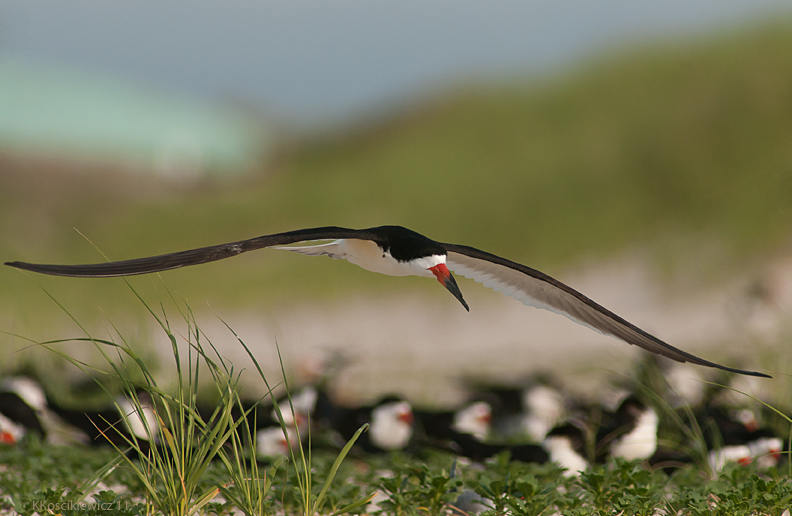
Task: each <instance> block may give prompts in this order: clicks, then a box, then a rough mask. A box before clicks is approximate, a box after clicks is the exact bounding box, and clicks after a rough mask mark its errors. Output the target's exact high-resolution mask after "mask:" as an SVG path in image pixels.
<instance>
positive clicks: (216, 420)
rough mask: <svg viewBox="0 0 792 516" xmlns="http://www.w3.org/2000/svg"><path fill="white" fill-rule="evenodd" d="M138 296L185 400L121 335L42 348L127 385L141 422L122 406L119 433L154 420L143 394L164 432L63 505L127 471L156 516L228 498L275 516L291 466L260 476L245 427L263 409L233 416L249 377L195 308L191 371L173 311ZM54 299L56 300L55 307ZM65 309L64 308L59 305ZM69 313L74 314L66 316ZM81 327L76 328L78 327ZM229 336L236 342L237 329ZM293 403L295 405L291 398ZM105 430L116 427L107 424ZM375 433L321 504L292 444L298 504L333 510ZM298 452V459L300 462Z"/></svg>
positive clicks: (124, 449)
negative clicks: (88, 349) (83, 350)
mask: <svg viewBox="0 0 792 516" xmlns="http://www.w3.org/2000/svg"><path fill="white" fill-rule="evenodd" d="M130 289H131V291H132V292H133V293H134V294H135V296H137V297H138V299H139V300H140V302H141V303H142V305H143V306H144V308H145V309H146V310H147V311H148V313H149V314H150V315H151V316H152V317H153V318H154V319H155V320H156V322H157V323H158V324H159V326H160V328H161V329H162V331H163V333H164V335H165V336H166V338H167V340H168V342H169V343H170V346H171V351H172V354H173V359H174V364H173V367H174V369H175V374H174V375H173V376H172V378H173V383H174V385H175V390H176V392H175V393H169V392H167V391H166V390H165V389H162V388H160V386H158V384H157V380H156V378H155V375H154V374H153V372H152V371H151V370H149V368H148V367H147V366H146V363H145V362H144V361H143V360H142V359H141V358H140V357H139V356H138V355H137V354H136V353H135V351H134V350H133V349H131V347H130V346H129V345H128V344H127V343H126V342H125V341H124V338H123V336H122V334H121V332H119V331H118V330H117V329H116V332H115V336H116V337H117V339H118V341H114V340H108V339H98V338H95V337H92V336H91V335H90V334H89V333H88V332H87V331H86V330H85V329H84V328H82V327H81V328H82V330H83V332H84V333H85V336H84V337H79V338H74V339H59V340H54V341H46V342H41V343H38V345H39V346H41V347H43V348H45V349H48V350H49V351H51V352H53V353H55V354H56V355H58V356H60V357H61V358H63V359H64V360H66V361H68V362H69V363H71V364H72V365H74V366H76V367H78V368H79V369H81V370H82V371H83V372H84V373H86V374H88V375H92V376H93V375H104V376H109V377H111V378H112V379H114V380H116V381H118V382H119V383H120V384H121V386H122V391H123V393H124V395H125V396H126V397H127V399H128V400H129V401H130V402H131V404H132V407H133V413H131V414H129V413H124V412H123V410H121V407H120V405H119V404H118V403H117V402H114V403H115V406H116V409H117V410H118V412H119V413H120V414H121V419H122V421H121V422H120V423H116V424H123V425H126V427H127V428H131V426H132V425H131V418H133V417H138V415H139V416H140V417H143V418H144V419H145V416H144V414H145V409H146V408H147V407H148V404H146V403H144V402H143V401H142V400H141V397H140V396H139V394H138V392H139V390H140V389H143V390H144V391H145V392H146V393H148V394H149V395H150V396H151V398H152V400H153V401H154V405H153V407H149V408H151V409H152V410H153V412H154V414H155V417H156V421H154V422H151V421H149V422H148V423H156V427H155V428H158V429H159V432H157V433H155V432H154V430H152V426H150V425H145V426H146V432H147V435H146V436H145V439H144V438H142V437H138V436H136V435H135V434H134V433H133V432H130V433H129V437H125V440H126V443H125V446H121V445H118V444H116V443H111V444H112V445H113V447H114V448H115V450H116V452H117V456H116V457H114V458H113V459H112V460H111V461H110V462H109V463H107V464H106V465H105V466H103V467H102V468H100V469H99V470H98V472H96V473H95V474H94V475H92V476H91V477H89V478H88V479H87V480H86V481H85V482H84V483H83V484H82V485H81V489H79V490H77V489H75V490H73V492H72V493H71V494H70V495H69V496H68V497H64V498H63V499H62V500H61V501H64V500H65V501H71V502H75V501H76V502H79V500H81V498H83V497H85V495H86V493H87V492H89V491H90V490H91V489H93V488H94V487H96V485H97V484H98V483H99V482H100V481H101V480H102V479H104V478H105V477H107V475H109V474H110V473H111V472H112V471H113V470H114V469H116V468H117V467H118V466H119V464H123V466H124V467H125V468H126V469H127V470H129V471H131V472H132V473H133V475H134V477H135V478H136V480H137V483H138V485H139V486H140V487H141V488H142V491H143V493H142V494H143V496H144V497H145V501H146V502H145V505H146V512H147V513H152V512H154V513H156V514H166V515H192V514H196V513H198V512H199V511H201V510H202V509H203V508H204V507H205V506H206V505H207V504H209V503H210V502H211V501H212V500H213V499H214V498H215V497H217V496H218V495H219V494H220V493H221V492H222V493H223V495H224V496H225V498H226V499H227V500H229V501H230V502H231V503H232V504H233V505H234V506H235V507H237V508H238V509H239V510H241V511H243V512H244V513H245V514H248V515H251V516H252V515H259V514H266V513H267V512H268V508H270V507H271V506H272V501H271V500H270V491H271V488H272V485H273V481H274V479H275V477H276V474H277V471H278V470H279V468H281V466H282V465H283V463H284V460H286V458H285V457H283V458H280V459H278V460H276V461H275V462H274V463H273V464H272V465H271V466H270V467H269V468H268V469H266V470H265V471H261V470H260V469H259V465H258V463H257V460H256V451H255V450H256V447H255V445H256V439H255V431H254V430H251V429H250V428H249V427H248V425H247V422H246V416H248V415H249V413H250V411H252V410H255V408H249V409H246V410H242V411H241V412H242V414H241V415H240V416H239V417H238V418H237V419H234V417H233V416H232V410H233V408H234V407H239V408H240V409H243V404H242V400H241V398H240V396H239V382H240V379H241V374H242V373H241V372H236V371H235V369H234V367H233V365H231V364H229V363H227V361H226V360H225V359H224V358H223V357H222V356H221V355H220V354H219V352H218V351H217V349H216V348H215V347H214V345H213V344H212V343H211V341H209V340H208V339H207V338H206V336H205V335H204V334H203V333H202V332H201V331H200V329H199V328H198V326H197V324H196V322H195V319H194V316H193V314H192V312H191V311H190V310H189V306H187V305H186V304H184V308H183V309H182V310H180V314H181V318H182V320H183V321H184V322H185V324H186V326H187V328H186V331H185V332H184V333H183V334H182V335H183V337H182V338H184V339H185V340H186V344H187V357H186V361H185V363H186V368H185V367H184V363H183V360H182V352H181V351H180V349H179V343H178V338H177V336H176V333H175V332H174V330H173V329H172V328H171V325H170V322H169V320H168V317H167V315H166V313H165V310H164V308H163V309H162V313H161V314H157V313H155V312H154V311H153V310H152V309H151V307H150V306H149V305H148V304H147V303H146V301H144V300H143V298H142V297H140V296H139V295H138V293H137V292H136V291H135V290H134V289H133V288H132V287H131V286H130ZM52 299H53V300H54V298H52ZM171 300H172V301H173V302H174V304H175V305H176V306H177V307H178V306H179V303H178V302H177V301H176V300H175V299H174V298H173V296H172V295H171ZM56 303H57V301H56ZM59 306H61V307H62V305H60V304H59ZM64 311H65V312H66V313H67V314H69V312H68V311H67V310H66V309H65V308H64ZM69 315H70V314H69ZM70 316H71V315H70ZM75 322H77V321H76V319H75ZM78 324H79V323H78ZM114 329H115V327H114ZM228 329H229V331H231V332H232V333H233V330H232V329H231V328H230V327H229V328H228ZM234 336H235V337H237V339H238V341H239V343H240V345H241V346H243V347H244V349H245V350H246V352H247V353H248V355H249V356H250V358H251V360H252V361H253V364H254V365H255V367H256V369H257V372H258V374H259V376H260V378H261V380H262V381H263V383H264V385H265V386H266V390H265V394H264V396H262V397H261V399H263V398H265V397H266V396H270V397H271V396H272V388H271V387H270V384H269V382H268V381H267V379H266V377H265V376H264V373H263V371H262V369H261V367H260V365H259V363H258V361H257V360H256V357H255V356H254V355H253V354H252V352H251V351H250V349H249V348H248V347H247V346H246V345H245V343H244V341H242V339H240V338H239V337H238V336H237V335H236V334H235V333H234ZM68 341H71V342H74V341H76V342H83V343H92V344H93V345H94V346H95V347H96V349H97V350H98V351H99V352H100V353H101V355H102V357H103V358H104V360H105V362H106V364H107V366H108V368H109V370H108V371H102V370H100V369H99V368H97V367H95V366H91V365H89V364H88V363H86V362H84V361H81V360H78V359H76V358H74V357H72V356H70V355H69V354H67V353H64V352H62V351H60V350H59V349H58V347H57V346H58V345H59V344H62V343H63V342H68ZM204 342H205V343H206V344H204ZM206 346H208V348H207V347H206ZM209 349H211V351H212V352H213V354H214V357H210V355H209V351H208V350H209ZM202 370H208V371H209V374H210V378H211V385H213V387H214V388H215V389H216V394H217V395H218V397H219V401H218V402H217V405H216V408H215V410H214V411H213V413H212V414H211V415H208V416H207V415H202V414H201V413H200V412H199V410H198V391H199V384H200V381H201V377H200V376H201V373H200V372H201V371H202ZM281 371H282V372H283V374H284V378H285V376H286V375H285V369H284V368H283V363H282V361H281ZM94 379H95V380H96V383H97V384H98V385H99V386H100V387H101V388H102V389H103V390H105V392H106V394H107V395H108V396H110V397H111V398H112V396H111V393H110V391H109V390H108V389H107V387H106V386H105V384H104V383H103V382H102V381H100V380H99V379H98V378H94ZM284 381H285V380H284ZM287 393H288V384H287ZM289 400H290V401H291V399H290V398H289ZM273 405H274V406H275V408H276V411H277V414H278V419H279V421H280V424H281V428H282V429H283V431H284V435H285V436H286V439H287V440H288V439H289V437H288V436H289V433H288V432H287V431H286V423H285V422H284V418H283V415H282V413H281V412H280V408H279V406H278V404H277V403H274V399H273ZM292 410H293V408H292ZM292 416H294V414H292ZM292 420H294V421H295V425H296V418H294V417H293V418H292ZM104 423H113V422H110V421H104ZM366 428H367V425H364V426H363V427H361V428H360V429H359V430H358V431H357V433H356V434H355V435H354V437H353V438H352V439H351V440H350V441H349V442H348V443H346V445H345V446H344V448H343V449H342V450H341V452H340V453H339V454H338V455H337V457H336V459H335V461H334V462H333V464H332V466H331V468H330V470H329V471H328V472H327V475H326V478H325V480H324V482H323V483H322V484H321V490H320V491H319V493H318V494H317V493H315V492H314V489H313V487H314V473H313V470H312V462H311V451H310V440H309V442H308V445H307V447H306V446H303V444H302V443H296V445H295V446H291V443H289V444H290V446H289V448H290V450H291V461H292V462H293V463H294V464H296V465H298V466H299V467H298V468H297V471H298V472H299V474H298V475H297V476H296V477H295V479H296V487H297V491H298V492H299V493H300V495H299V502H300V506H301V507H302V512H303V514H305V515H306V516H307V515H311V516H312V515H314V514H317V513H319V512H320V511H321V510H322V509H323V508H324V506H325V505H326V502H327V500H328V497H327V492H328V490H329V489H330V487H331V485H332V483H333V479H334V478H335V476H336V473H337V471H338V469H339V467H340V465H341V463H342V461H343V460H344V459H345V457H346V456H347V454H348V452H349V450H350V449H351V447H352V446H353V444H354V442H355V441H356V440H357V438H358V437H359V435H360V434H361V433H362V432H363V431H365V430H366ZM295 430H296V428H295ZM144 441H145V442H144ZM295 448H296V450H297V454H295V451H294V450H295ZM215 459H217V460H218V461H219V462H221V463H222V464H223V465H224V466H225V468H226V471H225V473H226V475H227V478H228V480H227V481H225V482H222V483H213V484H209V485H207V482H206V478H207V471H208V469H209V468H210V466H211V464H212V461H213V460H215ZM50 495H51V496H61V495H62V493H61V492H59V491H53V492H52V493H50ZM369 499H370V497H363V498H360V499H357V500H353V501H351V502H350V503H347V504H344V505H343V506H342V507H340V508H337V510H335V511H334V512H333V514H342V513H348V512H350V511H353V510H355V509H358V508H360V507H362V506H363V505H365V504H366V503H367V502H368V501H369ZM76 502H75V503H76ZM15 504H16V501H15ZM135 506H137V504H136V505H135Z"/></svg>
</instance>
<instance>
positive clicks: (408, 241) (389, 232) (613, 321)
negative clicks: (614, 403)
mask: <svg viewBox="0 0 792 516" xmlns="http://www.w3.org/2000/svg"><path fill="white" fill-rule="evenodd" d="M319 240H331V242H329V243H325V244H317V245H308V246H296V247H295V246H291V245H292V244H299V243H304V242H314V241H319ZM283 246H290V247H283ZM267 247H272V248H275V249H286V250H289V251H294V252H297V253H301V254H305V255H309V256H329V257H331V258H334V259H345V260H347V261H349V262H351V263H354V264H355V265H359V266H360V267H363V268H364V269H366V270H369V271H372V272H378V273H381V274H387V275H390V276H426V277H430V278H431V277H436V278H437V280H438V281H439V282H440V283H441V284H442V285H443V286H445V287H446V288H447V289H448V290H449V291H450V292H451V293H452V294H453V295H454V297H456V298H457V299H458V300H459V302H460V303H462V306H464V307H465V309H466V310H470V309H469V307H468V305H467V303H466V302H465V299H464V298H463V297H462V292H461V291H460V290H459V287H458V286H457V283H456V280H455V279H454V276H452V275H451V271H453V272H456V273H457V274H460V275H462V276H465V277H468V278H471V279H473V280H475V281H478V282H480V283H482V284H484V286H487V287H490V288H492V289H493V290H496V291H498V292H502V293H504V294H506V295H509V296H511V297H513V298H515V299H517V300H519V301H522V302H523V303H524V304H526V305H530V306H534V307H537V308H544V309H547V310H551V311H553V312H557V313H560V314H561V315H564V316H566V317H569V318H570V319H572V320H573V321H575V322H577V323H579V324H582V325H584V326H588V327H589V328H591V329H593V330H595V331H598V332H600V333H604V334H605V335H610V336H613V337H616V338H618V339H621V340H623V341H625V342H627V343H628V344H633V345H636V346H638V347H641V348H643V349H645V350H647V351H649V352H652V353H657V354H659V355H663V356H665V357H668V358H670V359H673V360H676V361H678V362H691V363H693V364H698V365H703V366H708V367H715V368H718V369H723V370H725V371H731V372H734V373H740V374H745V375H751V376H761V377H767V378H769V376H768V375H766V374H763V373H758V372H752V371H743V370H741V369H734V368H731V367H727V366H723V365H720V364H716V363H714V362H710V361H708V360H704V359H702V358H699V357H697V356H695V355H692V354H690V353H688V352H686V351H682V350H681V349H677V348H675V347H673V346H671V345H670V344H666V343H665V342H663V341H662V340H660V339H658V338H657V337H655V336H653V335H651V334H649V333H647V332H645V331H644V330H642V329H640V328H638V327H637V326H635V325H634V324H632V323H630V322H628V321H626V320H625V319H623V318H621V317H619V316H618V315H616V314H614V313H613V312H611V311H610V310H608V309H607V308H605V307H603V306H601V305H599V304H597V303H596V302H594V301H592V300H591V299H589V298H588V297H586V296H585V295H583V294H581V293H580V292H578V291H577V290H575V289H573V288H571V287H569V286H567V285H565V284H564V283H561V282H560V281H558V280H556V279H554V278H551V277H550V276H548V275H547V274H544V273H542V272H539V271H537V270H535V269H532V268H530V267H527V266H525V265H522V264H519V263H516V262H513V261H511V260H507V259H506V258H501V257H500V256H496V255H494V254H491V253H488V252H486V251H481V250H479V249H476V248H473V247H468V246H464V245H456V244H444V243H441V242H437V241H435V240H432V239H430V238H427V237H425V236H423V235H421V234H419V233H416V232H415V231H412V230H409V229H407V228H403V227H401V226H379V227H374V228H369V229H347V228H340V227H334V226H328V227H320V228H309V229H298V230H296V231H287V232H284V233H275V234H272V235H264V236H260V237H256V238H251V239H248V240H240V241H237V242H230V243H227V244H220V245H214V246H209V247H201V248H198V249H191V250H189V251H181V252H177V253H168V254H161V255H157V256H151V257H147V258H138V259H133V260H124V261H118V262H108V263H99V264H91V265H44V264H33V263H24V262H6V265H10V266H12V267H16V268H18V269H24V270H28V271H33V272H39V273H42V274H52V275H56V276H73V277H82V278H94V277H112V276H131V275H136V274H147V273H151V272H160V271H166V270H170V269H177V268H180V267H186V266H189V265H198V264H201V263H207V262H213V261H216V260H222V259H223V258H230V257H232V256H236V255H238V254H241V253H244V252H247V251H254V250H256V249H263V248H267Z"/></svg>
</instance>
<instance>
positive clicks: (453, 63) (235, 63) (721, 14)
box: [0, 0, 792, 125]
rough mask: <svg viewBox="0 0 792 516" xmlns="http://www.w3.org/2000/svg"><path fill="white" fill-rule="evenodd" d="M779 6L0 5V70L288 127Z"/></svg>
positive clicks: (613, 2)
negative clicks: (18, 62)
mask: <svg viewBox="0 0 792 516" xmlns="http://www.w3.org/2000/svg"><path fill="white" fill-rule="evenodd" d="M789 5H790V3H789V0H740V1H738V0H665V1H662V2H644V1H635V0H600V1H596V2H594V1H590V0H569V1H562V0H545V1H531V0H497V1H487V0H478V1H472V0H398V1H397V0H283V1H265V0H259V1H252V0H230V1H222V2H221V1H211V2H210V1H206V0H171V1H167V2H162V1H161V0H136V1H134V2H108V1H104V0H71V1H69V2H55V1H49V0H0V56H6V57H11V58H24V59H30V60H34V61H40V62H44V63H47V62H53V63H58V64H59V65H66V66H69V67H76V68H78V69H85V70H90V71H93V72H97V71H98V72H101V73H108V74H111V75H114V76H116V77H121V78H128V79H131V80H133V81H136V82H139V83H142V84H145V85H148V86H154V87H156V88H163V89H166V90H170V91H176V92H180V93H185V94H189V95H192V96H197V97H201V98H205V99H208V100H227V99H231V100H235V101H244V102H247V103H250V104H251V105H253V106H256V107H257V108H260V109H262V110H264V112H269V113H271V114H276V115H278V116H280V117H281V118H282V119H284V120H285V121H287V122H293V123H297V124H309V125H310V124H313V123H317V122H327V121H331V122H332V121H333V120H339V119H344V118H349V117H352V116H355V115H357V114H360V113H363V112H366V110H368V109H371V108H376V107H378V106H382V105H386V104H388V103H389V102H398V101H400V100H401V99H405V98H409V97H410V96H412V95H414V94H416V93H419V94H420V93H421V92H424V91H427V89H431V88H434V87H443V86H446V85H450V84H453V82H454V81H459V80H462V81H464V80H471V79H481V78H485V77H490V76H498V75H505V74H508V75H526V76H531V75H532V74H533V75H536V74H546V73H548V72H550V71H552V70H554V69H557V68H559V67H565V66H569V65H570V64H574V63H576V62H580V61H583V60H585V59H586V58H587V57H589V56H596V55H599V54H601V53H602V52H604V51H606V50H609V49H610V50H612V49H618V48H623V47H625V46H626V45H633V44H635V42H636V41H654V40H658V39H663V38H679V37H685V36H689V35H691V34H697V33H701V32H704V31H712V32H715V31H717V30H720V29H723V28H730V27H734V26H740V25H747V24H749V23H751V22H752V21H761V20H765V19H768V18H770V17H772V16H773V15H774V14H775V15H777V14H778V13H785V14H790V13H791V12H792V9H790V8H789Z"/></svg>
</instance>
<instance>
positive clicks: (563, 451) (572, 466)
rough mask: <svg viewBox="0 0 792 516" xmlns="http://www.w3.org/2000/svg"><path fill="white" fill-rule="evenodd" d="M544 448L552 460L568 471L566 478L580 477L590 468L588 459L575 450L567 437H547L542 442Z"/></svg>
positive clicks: (565, 473) (565, 472)
mask: <svg viewBox="0 0 792 516" xmlns="http://www.w3.org/2000/svg"><path fill="white" fill-rule="evenodd" d="M542 446H543V447H544V449H545V450H547V453H548V454H549V455H550V460H551V461H553V462H555V463H556V464H558V465H559V466H561V467H562V468H564V469H565V470H566V471H564V475H565V476H568V477H572V476H578V475H580V473H581V472H583V471H585V470H586V468H587V467H588V463H587V462H586V459H584V458H583V457H581V456H580V454H579V453H578V452H576V451H575V450H574V448H573V447H572V443H571V442H570V441H569V438H567V437H564V436H559V435H553V436H550V437H547V438H545V440H544V441H542Z"/></svg>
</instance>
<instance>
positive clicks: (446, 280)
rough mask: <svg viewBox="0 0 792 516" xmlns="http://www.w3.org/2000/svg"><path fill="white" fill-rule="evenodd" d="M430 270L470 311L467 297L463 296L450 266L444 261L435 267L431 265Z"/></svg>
mask: <svg viewBox="0 0 792 516" xmlns="http://www.w3.org/2000/svg"><path fill="white" fill-rule="evenodd" d="M429 270H430V271H432V274H434V275H435V276H436V277H437V281H439V282H440V283H441V284H442V285H443V286H444V287H445V288H447V289H448V291H449V292H451V293H452V294H453V295H454V297H455V298H457V299H458V300H459V302H460V303H462V306H464V307H465V310H467V311H468V312H469V311H470V307H469V306H468V304H467V303H466V302H465V298H463V297H462V291H461V290H459V285H457V282H456V280H455V279H454V277H453V276H452V275H451V271H449V270H448V267H446V265H445V264H444V263H440V264H437V265H435V266H434V267H429Z"/></svg>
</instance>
